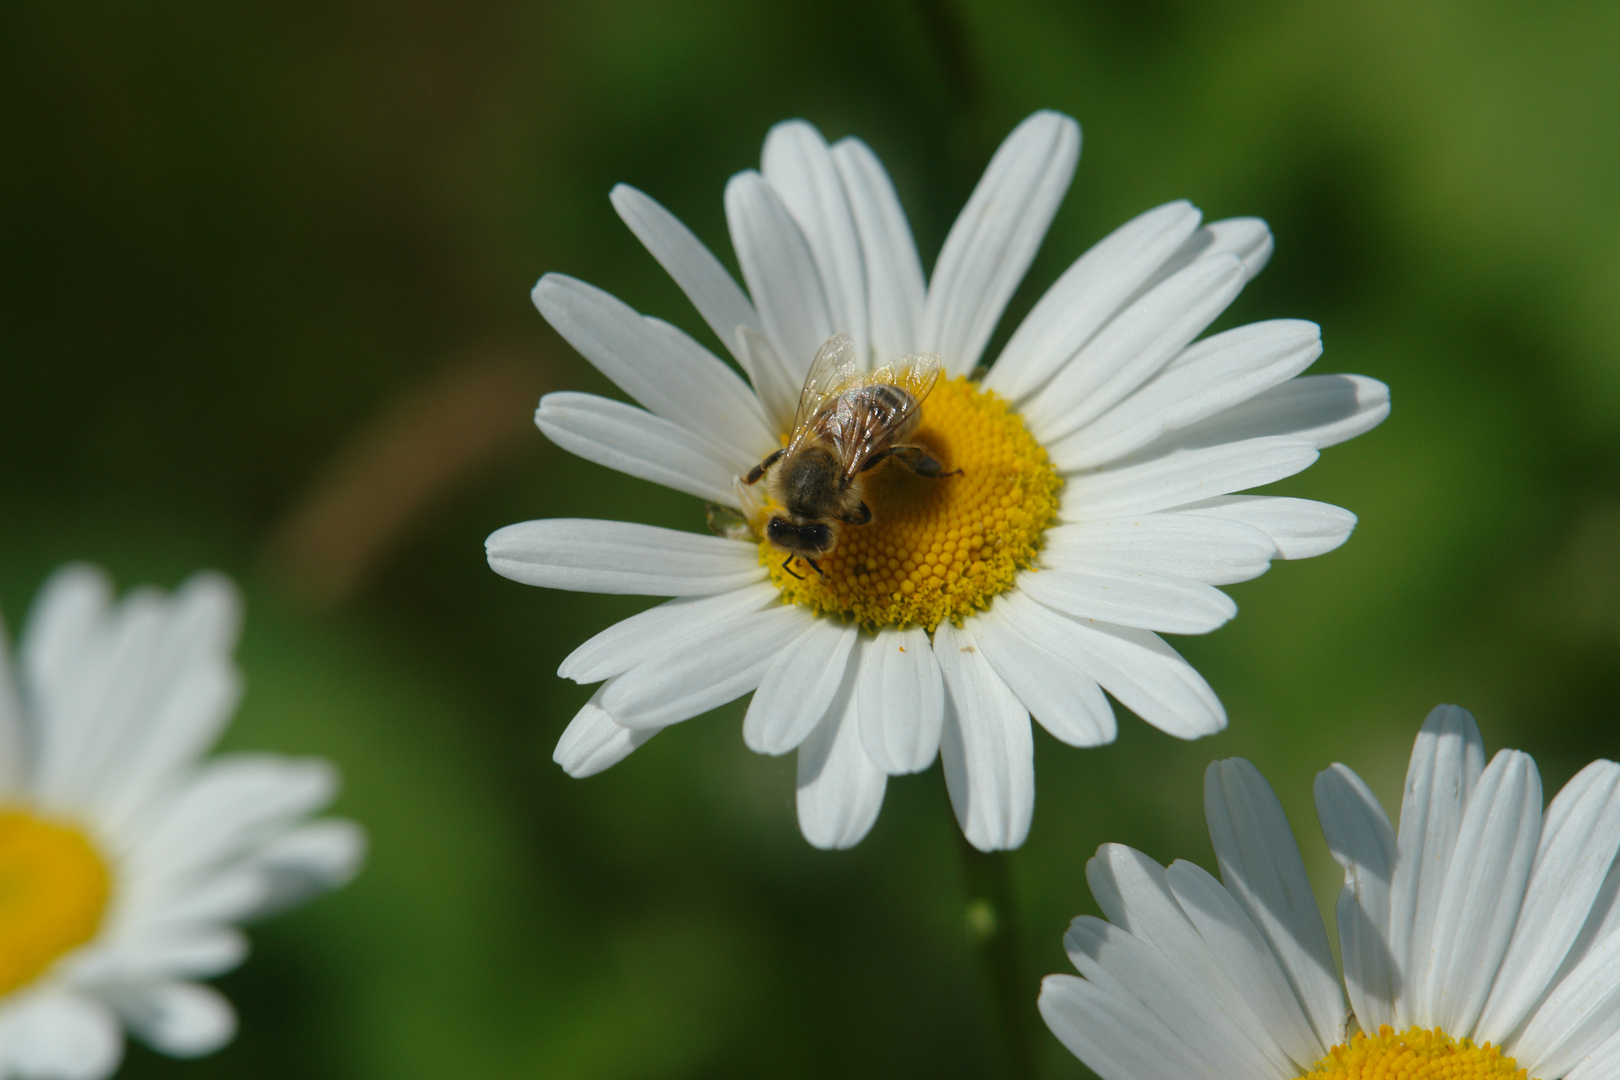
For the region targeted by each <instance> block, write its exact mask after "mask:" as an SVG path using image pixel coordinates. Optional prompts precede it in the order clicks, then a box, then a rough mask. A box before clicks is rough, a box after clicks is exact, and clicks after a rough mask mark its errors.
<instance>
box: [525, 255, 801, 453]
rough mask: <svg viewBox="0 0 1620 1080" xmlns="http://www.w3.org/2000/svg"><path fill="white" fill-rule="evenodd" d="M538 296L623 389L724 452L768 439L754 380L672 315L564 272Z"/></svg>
mask: <svg viewBox="0 0 1620 1080" xmlns="http://www.w3.org/2000/svg"><path fill="white" fill-rule="evenodd" d="M533 299H534V306H535V307H537V308H539V309H540V314H542V315H544V316H545V317H546V321H547V322H549V323H550V324H551V325H552V326H553V327H554V328H555V329H556V331H557V333H559V334H561V335H562V336H563V337H564V338H565V339H567V341H568V343H569V344H570V345H572V346H573V347H574V348H576V349H578V350H579V353H580V355H581V356H583V357H585V359H587V360H589V361H590V362H591V363H592V364H593V365H594V366H595V367H596V369H597V370H598V371H600V372H601V373H602V374H604V375H606V376H607V377H608V378H609V379H612V380H613V382H614V384H615V385H617V386H618V387H619V389H621V390H623V391H624V392H625V393H627V394H629V395H630V396H631V397H632V398H634V399H635V400H636V401H637V402H638V403H639V404H641V405H642V406H644V407H645V408H646V409H647V410H648V411H649V412H651V413H654V414H655V415H657V416H662V417H663V418H664V419H666V420H669V421H671V422H672V423H676V424H679V425H681V426H682V427H684V428H686V430H687V431H690V432H691V433H692V434H693V435H695V436H697V437H698V438H700V439H703V440H704V441H706V442H708V443H710V444H712V445H713V446H715V447H716V448H717V449H719V450H720V451H721V456H722V457H723V458H724V459H727V460H730V459H736V460H747V459H749V458H750V457H752V456H753V455H755V454H757V453H759V452H760V448H761V447H762V446H766V445H769V444H770V442H771V431H770V425H768V424H767V423H766V422H765V414H764V411H763V410H762V409H761V408H760V405H759V400H758V399H757V398H756V397H755V396H754V394H753V392H752V391H751V390H749V389H748V385H747V384H746V383H744V382H743V381H742V379H740V378H739V377H738V376H737V374H736V373H735V372H733V371H732V370H731V369H730V368H728V367H726V365H725V363H724V362H722V361H721V360H720V358H719V357H717V356H715V355H714V354H713V353H711V352H710V351H709V350H708V349H705V348H704V347H703V346H701V345H699V344H698V343H697V342H695V341H693V340H692V339H691V338H690V337H688V336H687V335H686V334H685V333H683V332H682V331H680V330H678V329H676V328H675V327H673V326H671V325H670V324H669V323H667V322H664V321H663V320H662V319H654V318H651V317H650V316H646V315H641V314H638V313H637V312H636V310H635V309H634V308H632V307H630V306H629V305H628V304H626V303H624V302H623V301H621V300H619V299H617V298H615V297H614V296H612V295H610V294H609V293H605V292H603V291H602V290H601V289H598V288H596V287H595V286H594V285H587V284H586V283H585V282H583V281H580V280H578V279H577V278H571V277H569V276H568V275H566V274H547V275H546V276H545V277H543V278H541V279H540V282H539V284H537V285H536V286H535V287H534V292H533ZM729 340H735V337H734V336H733V338H731V339H729Z"/></svg>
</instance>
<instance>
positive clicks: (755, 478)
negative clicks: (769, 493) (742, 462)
mask: <svg viewBox="0 0 1620 1080" xmlns="http://www.w3.org/2000/svg"><path fill="white" fill-rule="evenodd" d="M783 453H785V451H782V450H772V451H771V452H770V453H769V454H766V455H765V460H764V461H762V462H760V463H759V464H758V465H755V466H754V467H753V468H752V469H749V470H748V475H747V476H745V477H743V483H745V484H757V483H759V478H760V477H762V476H764V475H765V470H766V469H768V468H770V467H771V466H772V465H775V464H776V463H777V462H778V461H780V460H781V458H782V454H783Z"/></svg>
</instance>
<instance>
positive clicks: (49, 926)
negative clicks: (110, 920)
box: [0, 809, 112, 997]
mask: <svg viewBox="0 0 1620 1080" xmlns="http://www.w3.org/2000/svg"><path fill="white" fill-rule="evenodd" d="M111 892H112V876H111V875H110V874H109V873H108V872H107V864H106V863H105V862H103V861H102V858H101V855H100V854H99V853H98V852H97V851H96V849H95V846H94V845H92V844H91V843H90V840H89V838H87V837H86V836H85V835H84V833H83V832H81V831H79V830H78V829H76V828H73V827H72V826H68V825H61V824H57V823H55V822H51V821H44V820H41V819H40V818H37V817H35V816H34V815H33V814H30V813H28V812H26V811H23V810H16V809H0V997H3V996H4V995H6V994H9V993H11V992H12V991H13V990H16V989H17V988H19V987H22V986H26V985H27V984H29V983H31V982H33V981H34V980H35V979H37V978H38V977H39V976H40V975H42V974H44V973H45V970H46V969H47V968H49V967H50V966H51V965H52V964H53V963H55V962H56V961H57V960H58V959H60V958H61V957H62V956H64V955H66V954H67V953H68V952H70V951H72V950H73V949H75V948H77V947H78V946H80V945H83V944H84V943H85V942H87V941H89V940H90V939H91V938H93V937H95V935H96V931H97V930H98V929H99V928H100V926H101V916H102V914H103V913H104V912H105V911H106V908H107V898H108V896H109V895H110V894H111Z"/></svg>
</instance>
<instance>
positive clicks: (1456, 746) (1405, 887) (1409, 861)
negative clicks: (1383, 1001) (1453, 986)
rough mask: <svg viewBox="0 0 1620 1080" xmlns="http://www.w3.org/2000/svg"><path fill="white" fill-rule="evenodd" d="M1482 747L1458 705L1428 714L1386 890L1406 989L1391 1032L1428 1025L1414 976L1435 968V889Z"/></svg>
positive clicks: (1393, 946) (1400, 990)
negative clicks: (1417, 1025) (1416, 1025)
mask: <svg viewBox="0 0 1620 1080" xmlns="http://www.w3.org/2000/svg"><path fill="white" fill-rule="evenodd" d="M1484 769H1485V748H1484V744H1483V743H1482V742H1481V741H1480V737H1479V728H1478V727H1476V726H1475V724H1474V718H1473V717H1472V716H1469V715H1468V713H1466V712H1464V711H1463V710H1462V709H1459V708H1457V707H1456V706H1455V705H1441V706H1438V707H1437V708H1435V709H1434V711H1432V712H1431V713H1429V718H1428V719H1427V720H1425V721H1424V723H1423V727H1422V729H1421V730H1420V731H1419V732H1418V737H1417V741H1416V742H1415V743H1414V744H1413V746H1412V760H1411V763H1410V764H1409V765H1408V766H1407V769H1406V790H1405V794H1404V795H1403V796H1402V798H1401V824H1400V831H1399V833H1398V835H1397V840H1396V842H1397V844H1398V846H1399V848H1400V855H1399V857H1398V858H1397V859H1396V860H1395V873H1394V875H1393V877H1392V878H1391V882H1390V890H1389V919H1390V928H1389V947H1390V951H1391V953H1392V954H1393V955H1394V957H1395V963H1396V966H1397V968H1398V970H1399V971H1400V972H1401V976H1402V979H1403V982H1402V983H1401V984H1399V985H1398V987H1397V989H1396V996H1395V1025H1394V1026H1395V1028H1396V1030H1398V1031H1404V1030H1405V1029H1406V1028H1408V1027H1410V1026H1412V1025H1413V1024H1416V1023H1422V1022H1425V1021H1427V1019H1428V1017H1427V1015H1426V1014H1424V1013H1422V1012H1420V1011H1419V1010H1420V1009H1421V995H1420V993H1419V984H1418V982H1417V978H1418V976H1419V975H1420V974H1421V973H1422V972H1423V971H1425V970H1427V968H1428V965H1429V964H1431V963H1433V949H1432V938H1433V935H1434V923H1435V915H1436V912H1437V911H1438V908H1439V904H1440V890H1441V888H1442V887H1443V886H1444V884H1445V880H1446V871H1447V870H1448V869H1449V868H1450V866H1451V854H1452V850H1453V849H1454V848H1455V847H1456V845H1457V832H1458V830H1459V829H1460V828H1461V827H1462V819H1463V811H1464V809H1465V808H1466V807H1467V806H1468V798H1469V795H1470V794H1471V793H1472V792H1473V790H1474V784H1475V783H1477V782H1478V780H1479V774H1480V773H1481V772H1483V771H1484Z"/></svg>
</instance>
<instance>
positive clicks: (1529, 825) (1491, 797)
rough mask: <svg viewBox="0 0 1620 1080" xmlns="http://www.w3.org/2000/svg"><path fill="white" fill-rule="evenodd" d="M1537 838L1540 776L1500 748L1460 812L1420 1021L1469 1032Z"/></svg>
mask: <svg viewBox="0 0 1620 1080" xmlns="http://www.w3.org/2000/svg"><path fill="white" fill-rule="evenodd" d="M1540 836H1541V777H1540V776H1538V775H1537V773H1536V766H1535V763H1534V762H1532V761H1531V760H1530V756H1529V755H1528V754H1524V753H1521V752H1519V751H1517V750H1504V751H1502V752H1501V753H1499V754H1497V755H1496V758H1495V759H1494V760H1493V761H1492V762H1491V764H1490V766H1489V767H1487V768H1486V770H1485V772H1484V773H1483V774H1481V776H1480V778H1479V783H1478V785H1477V786H1476V787H1475V789H1474V794H1473V797H1472V798H1471V799H1470V800H1469V802H1468V809H1467V811H1466V812H1465V813H1464V814H1463V821H1462V827H1461V830H1460V831H1459V832H1458V834H1457V846H1456V849H1455V850H1454V851H1453V853H1452V859H1451V867H1450V870H1449V872H1448V873H1447V874H1446V883H1445V885H1444V886H1443V887H1442V889H1441V892H1440V906H1439V910H1438V912H1437V914H1436V917H1435V923H1434V937H1433V941H1434V946H1433V957H1434V960H1433V962H1432V963H1431V964H1430V965H1429V967H1428V969H1427V970H1426V971H1425V972H1424V974H1425V975H1426V976H1427V986H1426V987H1424V988H1423V991H1422V992H1423V994H1424V1001H1425V1004H1424V1005H1423V1006H1421V1007H1422V1009H1423V1013H1424V1015H1425V1016H1428V1017H1433V1018H1435V1019H1436V1021H1437V1022H1438V1023H1439V1024H1440V1026H1441V1027H1442V1028H1444V1029H1445V1030H1446V1031H1455V1032H1458V1033H1459V1034H1461V1033H1464V1032H1466V1033H1469V1034H1470V1035H1471V1034H1472V1033H1473V1030H1474V1024H1475V1022H1476V1021H1477V1020H1478V1019H1479V1014H1480V1010H1481V1009H1483V1008H1484V1006H1485V999H1486V998H1487V997H1488V996H1489V994H1490V992H1491V982H1492V980H1494V979H1495V978H1496V969H1497V968H1498V966H1500V964H1501V962H1502V957H1503V955H1504V954H1506V952H1507V947H1508V941H1509V939H1510V938H1511V937H1512V935H1513V926H1514V924H1515V923H1516V922H1517V921H1518V917H1519V905H1520V904H1521V903H1522V902H1523V900H1524V890H1525V886H1526V885H1527V884H1528V883H1529V881H1530V868H1531V866H1532V865H1533V864H1534V863H1535V858H1536V842H1537V840H1538V839H1539V838H1540Z"/></svg>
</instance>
